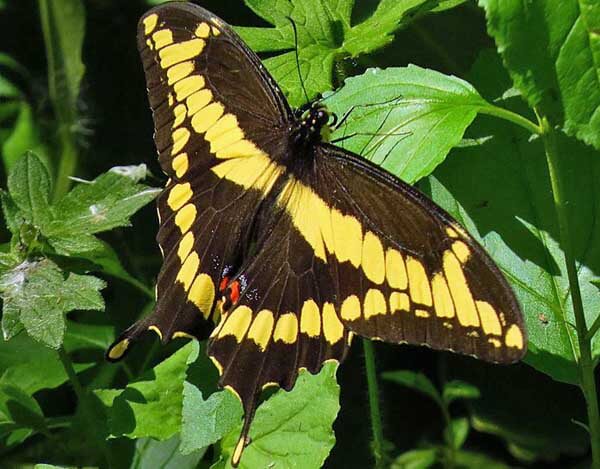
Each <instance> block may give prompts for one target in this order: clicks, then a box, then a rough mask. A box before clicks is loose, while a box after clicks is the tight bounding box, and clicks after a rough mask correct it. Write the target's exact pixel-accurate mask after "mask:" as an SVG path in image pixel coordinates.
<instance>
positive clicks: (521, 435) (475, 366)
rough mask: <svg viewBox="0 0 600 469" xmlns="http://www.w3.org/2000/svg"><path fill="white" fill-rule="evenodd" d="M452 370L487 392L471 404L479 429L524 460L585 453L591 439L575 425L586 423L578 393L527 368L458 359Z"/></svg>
mask: <svg viewBox="0 0 600 469" xmlns="http://www.w3.org/2000/svg"><path fill="white" fill-rule="evenodd" d="M455 362H456V363H454V362H453V363H452V366H451V367H450V369H449V372H451V373H452V374H453V375H457V374H458V376H460V378H461V379H468V380H469V382H471V383H474V384H476V385H477V387H478V388H479V389H480V390H481V397H480V398H479V399H476V400H470V401H468V402H467V406H468V408H469V410H470V414H471V423H472V425H473V428H475V429H476V430H477V431H479V432H484V433H488V434H492V435H495V436H497V437H499V438H501V439H502V440H504V441H505V442H506V444H507V445H508V449H509V451H510V452H511V453H512V454H513V455H514V456H515V457H518V458H519V459H522V460H524V461H529V462H532V461H535V460H539V461H545V462H548V461H551V460H555V459H557V458H558V457H559V456H560V455H561V454H565V455H566V454H568V455H575V454H585V453H586V452H587V450H588V447H589V436H588V435H587V434H586V432H585V431H584V430H583V429H581V428H580V427H578V426H577V425H575V424H574V423H573V419H576V420H585V403H584V400H583V397H582V395H581V391H580V390H579V389H578V388H575V387H573V386H569V385H566V384H562V383H558V382H556V381H554V380H553V379H551V378H550V377H548V376H546V375H544V374H542V373H539V372H536V371H535V370H532V369H531V368H529V367H528V366H525V365H516V366H510V367H494V368H493V369H491V367H490V366H489V365H487V364H484V363H479V362H475V361H473V360H468V361H467V360H466V359H456V360H455Z"/></svg>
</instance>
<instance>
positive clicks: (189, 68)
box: [167, 60, 194, 85]
mask: <svg viewBox="0 0 600 469" xmlns="http://www.w3.org/2000/svg"><path fill="white" fill-rule="evenodd" d="M193 71H194V62H192V61H191V60H188V61H187V62H181V63H178V64H177V65H173V66H172V67H169V69H168V70H167V82H168V84H169V85H172V84H173V83H177V82H178V81H179V80H182V79H184V78H185V77H187V76H188V75H189V74H190V73H192V72H193Z"/></svg>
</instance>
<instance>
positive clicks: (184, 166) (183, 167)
mask: <svg viewBox="0 0 600 469" xmlns="http://www.w3.org/2000/svg"><path fill="white" fill-rule="evenodd" d="M188 164H189V163H188V156H187V153H180V154H179V155H177V156H176V157H175V158H173V161H172V162H171V167H172V168H173V171H175V175H176V176H177V177H178V178H180V177H182V176H183V175H184V174H185V172H186V171H187V170H188Z"/></svg>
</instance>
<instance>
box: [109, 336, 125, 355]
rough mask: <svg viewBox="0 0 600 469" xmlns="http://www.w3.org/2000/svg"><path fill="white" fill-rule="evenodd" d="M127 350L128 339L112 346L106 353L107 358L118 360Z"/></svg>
mask: <svg viewBox="0 0 600 469" xmlns="http://www.w3.org/2000/svg"><path fill="white" fill-rule="evenodd" d="M128 348H129V339H123V340H122V341H120V342H118V343H116V344H115V345H113V347H112V348H111V349H110V350H109V351H108V358H110V359H112V360H118V359H119V358H121V357H122V356H123V354H124V353H125V352H126V351H127V349H128Z"/></svg>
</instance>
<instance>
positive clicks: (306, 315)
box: [300, 300, 321, 337]
mask: <svg viewBox="0 0 600 469" xmlns="http://www.w3.org/2000/svg"><path fill="white" fill-rule="evenodd" d="M300 332H303V333H305V334H306V335H308V336H309V337H319V335H320V334H321V316H320V314H319V307H318V306H317V303H315V302H314V300H306V301H305V302H304V304H303V305H302V313H301V314H300Z"/></svg>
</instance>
